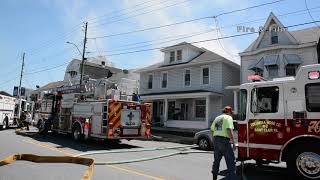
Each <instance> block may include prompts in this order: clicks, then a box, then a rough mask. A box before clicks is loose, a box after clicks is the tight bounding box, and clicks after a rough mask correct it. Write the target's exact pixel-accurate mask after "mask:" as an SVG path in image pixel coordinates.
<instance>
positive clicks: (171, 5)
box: [96, 0, 191, 26]
mask: <svg viewBox="0 0 320 180" xmlns="http://www.w3.org/2000/svg"><path fill="white" fill-rule="evenodd" d="M188 1H191V0H184V1H181V2H177V3H174V4H170V5H167V6H164V7H161V8H157V9H153V10H150V11H146V12H142V13H140V14H135V15H131V16H128V17H124V18H122V19H117V20H113V21H109V22H105V23H101V24H99V25H96V26H103V25H106V24H112V23H115V22H120V21H124V20H127V19H131V18H134V17H137V16H141V15H145V14H149V13H153V12H155V11H159V10H162V9H166V8H170V7H173V6H176V5H179V4H183V3H186V2H188ZM152 6H154V5H151V6H146V7H144V8H143V9H146V8H148V7H152Z"/></svg>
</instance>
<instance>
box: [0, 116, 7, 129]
mask: <svg viewBox="0 0 320 180" xmlns="http://www.w3.org/2000/svg"><path fill="white" fill-rule="evenodd" d="M7 128H8V118H7V117H6V118H5V119H4V120H3V122H2V126H0V129H1V130H2V129H7Z"/></svg>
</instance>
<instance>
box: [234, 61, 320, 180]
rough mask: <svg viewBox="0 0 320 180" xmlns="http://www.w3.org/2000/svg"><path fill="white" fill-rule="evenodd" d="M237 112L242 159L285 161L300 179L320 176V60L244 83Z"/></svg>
mask: <svg viewBox="0 0 320 180" xmlns="http://www.w3.org/2000/svg"><path fill="white" fill-rule="evenodd" d="M251 80H255V79H251ZM238 115H239V117H238V121H237V122H238V160H240V161H245V160H250V159H253V160H256V162H257V163H259V164H261V163H269V162H272V163H280V162H286V164H287V168H289V172H290V173H293V174H295V175H297V176H298V177H300V178H301V179H320V64H315V65H307V66H302V67H301V68H300V69H299V71H298V72H297V75H296V77H285V78H276V79H273V81H259V82H252V83H245V84H242V85H240V92H239V114H238Z"/></svg>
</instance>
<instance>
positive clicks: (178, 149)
mask: <svg viewBox="0 0 320 180" xmlns="http://www.w3.org/2000/svg"><path fill="white" fill-rule="evenodd" d="M16 133H18V134H21V133H22V132H21V129H18V130H16ZM195 147H198V146H197V145H184V146H171V147H156V148H138V149H125V150H102V151H91V152H85V153H80V154H77V155H74V156H38V155H34V154H15V155H11V156H8V157H7V158H5V159H3V160H1V161H0V167H1V166H4V165H7V164H11V163H13V162H14V161H16V160H25V161H31V162H35V163H74V164H81V165H86V166H88V169H87V170H86V171H85V173H84V175H83V176H82V179H81V180H91V176H92V174H93V167H94V165H117V164H127V163H135V162H143V161H150V160H155V159H161V158H166V157H171V156H176V155H187V154H191V153H206V154H212V152H207V151H199V150H193V149H192V148H195ZM165 150H174V152H170V153H166V154H161V155H156V156H150V157H143V158H136V159H126V160H118V161H97V162H95V160H94V159H93V158H86V157H84V156H90V155H96V154H114V153H133V152H147V151H165ZM241 171H242V173H241V174H242V178H243V179H246V178H245V176H244V172H243V171H244V164H243V162H241Z"/></svg>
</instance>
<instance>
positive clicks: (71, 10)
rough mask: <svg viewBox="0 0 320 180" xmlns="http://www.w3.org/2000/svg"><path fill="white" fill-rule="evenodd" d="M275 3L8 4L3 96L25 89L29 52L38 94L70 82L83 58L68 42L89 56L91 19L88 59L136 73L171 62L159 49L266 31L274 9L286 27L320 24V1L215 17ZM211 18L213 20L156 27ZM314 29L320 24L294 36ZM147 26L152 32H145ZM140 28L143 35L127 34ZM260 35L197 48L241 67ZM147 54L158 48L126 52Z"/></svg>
mask: <svg viewBox="0 0 320 180" xmlns="http://www.w3.org/2000/svg"><path fill="white" fill-rule="evenodd" d="M273 1H276V0H237V1H234V0H37V1H36V0H33V1H31V0H29V1H26V0H2V1H1V2H0V17H2V23H1V29H0V48H1V50H0V52H1V58H0V67H1V70H0V91H1V90H4V91H7V92H9V93H12V90H13V86H17V85H18V84H19V76H20V70H21V64H22V54H23V53H24V52H25V53H26V54H25V68H24V71H23V72H24V76H23V79H22V86H23V87H27V88H32V89H35V87H36V85H39V86H43V85H45V84H47V83H49V82H52V81H59V80H63V77H64V71H65V69H66V66H67V64H68V62H69V61H71V60H72V59H73V58H78V59H80V58H81V54H80V53H79V52H78V50H77V48H76V47H75V46H74V45H71V44H68V43H66V42H67V41H69V42H72V43H74V44H76V45H77V46H78V48H79V50H80V51H82V48H83V38H84V22H88V35H87V36H88V41H87V46H86V47H87V53H86V57H96V56H104V57H106V58H107V60H108V61H110V62H112V63H113V64H114V65H115V66H116V67H118V68H122V69H135V68H142V67H145V66H148V65H151V64H154V63H157V62H161V61H163V54H162V53H161V52H160V51H159V49H157V48H161V47H166V46H170V45H174V44H177V43H180V42H183V41H186V42H196V41H201V40H207V39H214V38H221V37H226V36H232V35H236V34H244V33H245V32H238V31H237V26H239V24H241V25H242V26H245V27H253V28H255V29H258V28H259V27H260V26H263V25H264V23H265V21H266V19H267V18H268V16H269V14H270V13H271V12H273V13H274V14H275V15H276V16H278V18H279V19H280V21H281V22H282V24H284V26H290V25H294V24H300V23H305V22H310V21H313V19H314V20H320V0H284V1H281V2H278V3H274V4H271V5H266V6H263V7H258V8H253V9H248V10H244V11H240V12H235V13H230V14H226V15H221V16H218V17H216V18H212V17H213V16H215V15H218V14H221V13H224V12H230V11H233V10H237V9H244V8H247V7H251V6H255V5H259V4H263V3H268V2H273ZM305 2H307V6H308V8H309V9H310V14H311V16H312V17H310V14H309V13H308V12H307V11H306V3H305ZM291 12H296V13H291ZM203 17H211V18H205V19H201V20H198V21H192V22H189V23H183V24H178V25H173V26H168V27H163V28H156V29H152V27H157V26H163V25H168V24H172V23H177V22H181V21H188V20H192V19H197V18H203ZM312 18H313V19H312ZM318 25H319V28H320V23H318ZM310 26H316V24H309V25H305V26H299V27H294V28H290V29H289V31H290V30H297V29H303V28H307V27H310ZM146 28H151V29H150V30H144V31H139V30H142V29H146ZM132 31H139V32H134V33H126V32H132ZM103 36H106V37H104V38H101V37H103ZM256 38H257V34H253V35H246V36H241V37H236V38H228V39H221V40H219V41H207V42H203V43H196V44H194V45H196V46H198V47H204V48H206V49H209V50H211V51H213V52H215V53H217V54H220V55H222V56H224V57H226V58H228V59H230V60H231V61H234V62H236V63H238V64H239V63H240V57H239V56H238V53H239V52H242V51H243V50H244V49H246V48H247V47H248V46H249V45H250V44H251V43H252V42H253V41H254V40H255V39H256ZM147 49H155V50H148V51H141V52H135V53H128V54H126V52H132V51H140V50H147Z"/></svg>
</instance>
